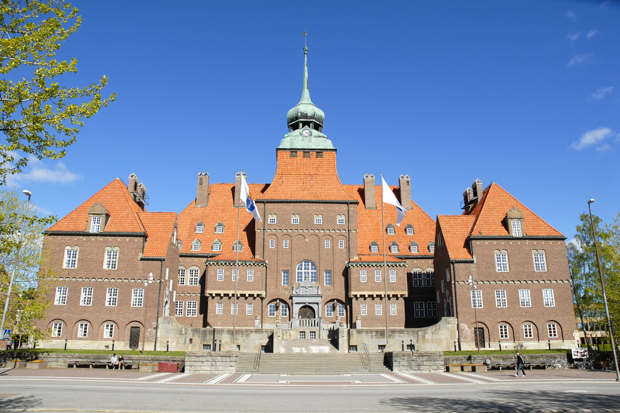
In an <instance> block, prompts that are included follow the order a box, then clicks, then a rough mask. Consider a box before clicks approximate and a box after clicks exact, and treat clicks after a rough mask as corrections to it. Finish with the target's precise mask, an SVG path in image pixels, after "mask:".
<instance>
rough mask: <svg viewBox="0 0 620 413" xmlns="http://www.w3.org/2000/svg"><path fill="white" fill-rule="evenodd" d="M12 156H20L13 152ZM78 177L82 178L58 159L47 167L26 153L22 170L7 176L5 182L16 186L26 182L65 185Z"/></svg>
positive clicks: (78, 178) (16, 157)
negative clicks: (26, 163) (24, 165)
mask: <svg viewBox="0 0 620 413" xmlns="http://www.w3.org/2000/svg"><path fill="white" fill-rule="evenodd" d="M13 156H14V158H15V159H19V158H20V156H19V154H13ZM80 179H82V176H80V175H78V174H75V173H73V172H71V171H70V170H69V168H67V165H65V164H64V163H62V162H61V161H58V163H57V164H56V165H55V166H53V167H47V166H46V165H44V164H43V162H42V161H40V160H39V159H37V158H36V157H35V156H32V155H28V166H26V168H24V172H22V173H18V174H15V175H9V176H7V178H6V182H7V186H16V187H17V186H19V185H20V184H25V183H27V182H36V183H54V184H61V185H66V184H72V183H74V182H75V181H78V180H80Z"/></svg>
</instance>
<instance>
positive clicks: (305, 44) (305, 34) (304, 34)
mask: <svg viewBox="0 0 620 413" xmlns="http://www.w3.org/2000/svg"><path fill="white" fill-rule="evenodd" d="M307 35H308V33H306V31H305V30H304V32H303V33H302V36H303V37H304V47H308V44H307V43H306V36H307Z"/></svg>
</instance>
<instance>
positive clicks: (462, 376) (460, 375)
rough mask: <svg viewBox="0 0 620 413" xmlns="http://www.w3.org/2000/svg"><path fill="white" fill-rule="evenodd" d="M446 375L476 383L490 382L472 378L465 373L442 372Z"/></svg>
mask: <svg viewBox="0 0 620 413" xmlns="http://www.w3.org/2000/svg"><path fill="white" fill-rule="evenodd" d="M441 374H443V375H444V376H448V377H455V378H457V379H459V380H464V381H468V382H470V383H476V384H488V382H486V381H480V380H476V379H472V378H471V377H466V376H465V375H464V374H450V373H441Z"/></svg>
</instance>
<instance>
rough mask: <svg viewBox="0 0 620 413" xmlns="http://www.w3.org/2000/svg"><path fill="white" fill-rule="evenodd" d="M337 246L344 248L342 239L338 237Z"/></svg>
mask: <svg viewBox="0 0 620 413" xmlns="http://www.w3.org/2000/svg"><path fill="white" fill-rule="evenodd" d="M338 248H340V249H344V240H343V239H339V240H338Z"/></svg>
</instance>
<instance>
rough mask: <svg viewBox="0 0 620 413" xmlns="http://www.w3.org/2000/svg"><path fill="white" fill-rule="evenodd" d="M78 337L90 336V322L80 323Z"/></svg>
mask: <svg viewBox="0 0 620 413" xmlns="http://www.w3.org/2000/svg"><path fill="white" fill-rule="evenodd" d="M78 337H80V338H86V337H88V323H80V324H78Z"/></svg>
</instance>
